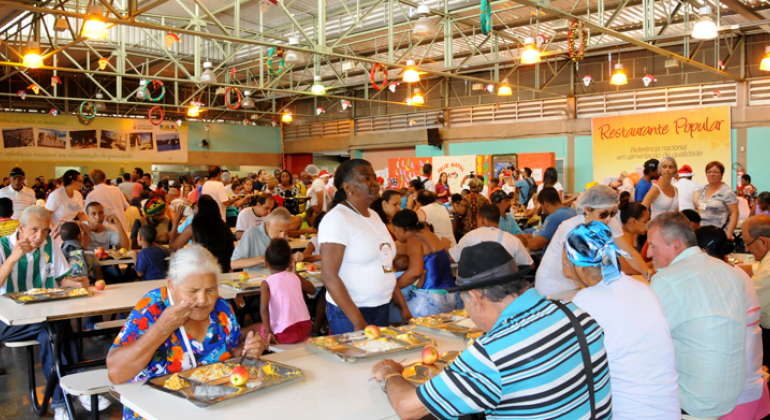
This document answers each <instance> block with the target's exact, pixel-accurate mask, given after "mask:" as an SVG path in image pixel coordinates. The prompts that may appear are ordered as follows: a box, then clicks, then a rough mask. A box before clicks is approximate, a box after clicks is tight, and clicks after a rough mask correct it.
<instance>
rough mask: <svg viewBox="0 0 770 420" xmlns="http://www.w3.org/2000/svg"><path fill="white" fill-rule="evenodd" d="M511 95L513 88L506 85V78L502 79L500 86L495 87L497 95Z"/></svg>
mask: <svg viewBox="0 0 770 420" xmlns="http://www.w3.org/2000/svg"><path fill="white" fill-rule="evenodd" d="M511 95H513V90H512V89H511V87H510V86H508V79H505V80H503V84H502V85H500V88H499V89H497V96H511Z"/></svg>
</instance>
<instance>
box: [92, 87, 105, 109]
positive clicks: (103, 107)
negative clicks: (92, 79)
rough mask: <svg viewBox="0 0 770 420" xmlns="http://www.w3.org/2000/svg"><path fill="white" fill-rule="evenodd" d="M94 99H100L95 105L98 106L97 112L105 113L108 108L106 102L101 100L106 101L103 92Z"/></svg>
mask: <svg viewBox="0 0 770 420" xmlns="http://www.w3.org/2000/svg"><path fill="white" fill-rule="evenodd" d="M94 99H99V100H97V101H94V104H95V105H96V110H97V111H99V112H104V111H105V110H106V109H107V106H106V105H104V102H102V101H101V99H104V95H102V93H101V92H99V93H97V94H96V95H94Z"/></svg>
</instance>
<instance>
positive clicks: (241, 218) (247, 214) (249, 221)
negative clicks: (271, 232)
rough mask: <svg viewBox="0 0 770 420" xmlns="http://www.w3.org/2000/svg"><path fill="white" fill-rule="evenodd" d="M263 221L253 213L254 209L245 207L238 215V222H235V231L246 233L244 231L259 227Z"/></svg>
mask: <svg viewBox="0 0 770 420" xmlns="http://www.w3.org/2000/svg"><path fill="white" fill-rule="evenodd" d="M263 221H264V220H263V218H262V217H259V216H257V215H256V214H255V213H254V207H247V208H245V209H243V210H241V212H240V213H238V221H237V222H235V231H236V232H246V229H248V228H250V227H254V226H259V225H261V224H262V222H263Z"/></svg>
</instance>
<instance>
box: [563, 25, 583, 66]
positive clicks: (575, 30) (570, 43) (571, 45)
mask: <svg viewBox="0 0 770 420" xmlns="http://www.w3.org/2000/svg"><path fill="white" fill-rule="evenodd" d="M587 39H588V31H587V30H586V24H585V22H583V21H575V22H572V23H571V24H570V25H569V32H568V33H567V50H568V51H569V56H570V58H571V59H572V61H573V62H575V63H577V62H578V61H580V60H582V59H583V58H585V56H586V40H587Z"/></svg>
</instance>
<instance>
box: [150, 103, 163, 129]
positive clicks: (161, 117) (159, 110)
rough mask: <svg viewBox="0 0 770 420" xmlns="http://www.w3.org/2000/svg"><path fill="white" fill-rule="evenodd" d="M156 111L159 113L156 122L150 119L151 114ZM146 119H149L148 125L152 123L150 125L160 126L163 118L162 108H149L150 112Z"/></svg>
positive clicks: (156, 106)
mask: <svg viewBox="0 0 770 420" xmlns="http://www.w3.org/2000/svg"><path fill="white" fill-rule="evenodd" d="M156 109H157V110H158V112H160V119H158V120H157V122H156V121H155V120H153V119H152V112H153V111H155V110H156ZM148 117H149V119H150V123H152V125H161V124H162V123H163V117H164V115H163V108H161V107H160V106H159V105H155V106H154V107H152V108H150V112H149V114H148Z"/></svg>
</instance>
